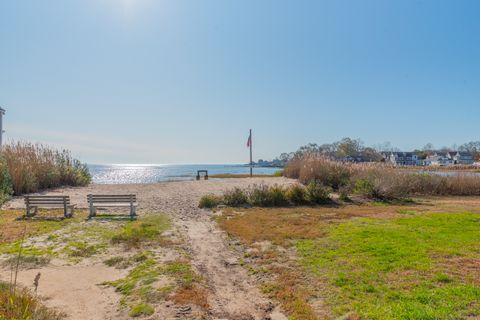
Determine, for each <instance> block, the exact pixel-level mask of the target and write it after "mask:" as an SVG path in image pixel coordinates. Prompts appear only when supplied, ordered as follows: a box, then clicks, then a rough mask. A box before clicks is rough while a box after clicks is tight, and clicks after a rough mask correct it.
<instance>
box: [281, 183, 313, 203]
mask: <svg viewBox="0 0 480 320" xmlns="http://www.w3.org/2000/svg"><path fill="white" fill-rule="evenodd" d="M286 196H287V199H288V201H290V202H291V203H292V204H294V205H303V204H307V203H308V199H307V193H306V191H305V188H304V187H303V186H301V185H297V184H295V185H293V186H291V187H289V188H288V189H287V194H286Z"/></svg>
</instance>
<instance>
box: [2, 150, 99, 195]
mask: <svg viewBox="0 0 480 320" xmlns="http://www.w3.org/2000/svg"><path fill="white" fill-rule="evenodd" d="M1 153H2V159H3V160H2V161H4V165H5V166H6V169H7V170H8V177H7V178H5V179H3V180H2V181H0V186H2V184H3V181H10V182H9V183H10V184H11V188H12V190H13V193H14V194H16V195H19V194H23V193H31V192H37V191H40V190H43V189H48V188H52V187H59V186H84V185H87V184H88V183H90V180H91V177H90V174H89V172H88V169H87V167H86V165H85V164H82V163H81V162H80V161H78V160H77V159H75V158H73V157H72V155H71V154H70V152H69V151H67V150H61V151H59V150H56V149H53V148H51V147H48V146H44V145H41V144H33V143H29V142H14V143H10V144H7V145H4V146H3V147H2V152H1ZM1 168H2V162H1V161H0V179H1V178H2V170H1ZM5 184H6V182H5Z"/></svg>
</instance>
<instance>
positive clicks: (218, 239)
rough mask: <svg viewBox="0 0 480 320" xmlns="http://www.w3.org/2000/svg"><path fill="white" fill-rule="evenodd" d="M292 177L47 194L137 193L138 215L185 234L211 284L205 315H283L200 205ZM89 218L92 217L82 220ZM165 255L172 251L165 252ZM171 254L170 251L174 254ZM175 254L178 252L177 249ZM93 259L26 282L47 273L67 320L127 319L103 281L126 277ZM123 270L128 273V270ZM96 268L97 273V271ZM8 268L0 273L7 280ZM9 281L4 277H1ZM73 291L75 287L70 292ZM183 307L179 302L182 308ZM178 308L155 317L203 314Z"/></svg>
mask: <svg viewBox="0 0 480 320" xmlns="http://www.w3.org/2000/svg"><path fill="white" fill-rule="evenodd" d="M292 183H295V181H294V180H289V179H286V178H251V179H224V180H208V181H203V180H202V181H184V182H165V183H156V184H129V185H120V184H117V185H100V184H97V185H95V184H92V185H89V186H88V187H80V188H59V189H54V190H50V191H48V192H43V193H41V194H45V195H60V194H64V195H69V196H70V197H71V200H72V203H74V204H76V205H77V208H79V209H82V208H87V200H86V199H87V195H88V194H90V193H92V194H130V193H134V194H136V195H137V197H138V213H139V215H140V216H145V215H148V214H149V213H153V212H163V213H167V214H168V215H170V216H171V217H172V219H173V221H174V225H175V227H176V230H177V232H178V233H179V237H180V238H182V239H184V242H185V247H186V248H185V249H186V250H188V251H189V253H190V256H191V259H192V265H193V267H194V269H195V271H196V272H197V273H198V274H199V275H200V276H201V277H202V278H203V279H205V282H206V283H207V289H208V306H209V307H208V312H207V313H206V314H203V315H201V316H200V317H201V318H204V319H236V320H238V319H240V320H241V319H245V320H248V319H258V320H260V319H273V320H276V319H278V320H280V319H286V317H285V316H284V315H283V314H282V312H281V311H280V309H279V308H278V307H277V306H276V304H274V303H273V302H272V301H270V300H269V299H267V298H266V297H265V296H264V295H263V294H261V293H260V290H259V288H258V286H257V284H256V282H255V278H254V276H252V275H249V274H248V273H247V271H246V270H245V269H244V268H243V267H242V266H240V265H239V263H238V261H239V259H240V258H241V257H239V256H238V253H236V252H235V251H234V250H232V249H231V248H229V245H228V239H227V237H226V235H225V234H224V232H222V231H220V230H219V229H218V228H217V227H216V223H215V222H214V220H213V219H212V212H211V211H209V210H203V209H199V208H198V202H199V199H200V197H201V196H203V195H206V194H221V193H222V192H224V191H225V190H229V189H232V188H234V187H242V188H243V187H248V186H249V185H253V184H266V185H273V184H279V185H288V184H292ZM21 208H24V204H23V198H21V197H18V198H14V199H12V200H11V201H9V202H8V203H6V204H5V205H4V206H3V209H21ZM82 223H88V222H82ZM162 254H164V255H165V256H168V255H169V253H167V252H163V253H162ZM170 254H172V253H170ZM173 254H174V253H173ZM99 263H101V262H100V261H98V260H95V259H87V260H85V261H83V262H82V264H81V265H80V266H79V265H71V266H69V265H68V264H60V265H55V263H54V262H52V263H51V264H49V265H47V266H45V267H42V268H39V269H35V270H28V272H23V273H20V276H19V279H20V282H22V283H23V284H24V285H26V286H29V285H31V281H32V277H34V275H35V274H36V273H37V272H41V273H42V275H43V277H44V278H43V284H42V287H41V291H40V294H42V295H44V296H45V297H46V304H47V305H48V306H53V307H61V310H62V311H64V312H65V313H67V315H68V316H69V319H79V320H80V319H123V318H128V316H127V315H126V314H125V313H124V312H122V311H120V310H118V303H117V302H118V300H119V296H118V294H116V293H115V292H113V290H112V289H111V288H104V287H101V286H99V284H100V283H102V282H104V281H111V280H114V279H115V278H119V277H121V276H122V272H119V271H117V270H115V269H113V268H108V267H106V266H104V265H101V264H100V265H99ZM123 273H124V272H123ZM93 274H94V275H93ZM8 275H9V273H8V270H3V272H1V273H0V276H1V277H2V278H6V277H7V276H8ZM68 278H77V279H78V278H81V279H82V281H81V282H80V283H79V284H78V285H65V283H68V281H65V279H68ZM3 280H7V279H3ZM72 292H73V293H72ZM88 301H95V302H94V303H95V306H96V307H95V308H91V307H87V306H88V305H89V303H88ZM177 307H178V308H177ZM181 310H184V309H182V308H181V306H170V305H165V306H160V307H159V308H158V309H157V310H156V313H155V315H154V316H152V317H151V318H150V319H170V318H172V319H179V318H180V319H190V318H192V319H193V318H198V317H199V316H198V315H195V314H193V313H192V314H188V313H185V312H182V311H181Z"/></svg>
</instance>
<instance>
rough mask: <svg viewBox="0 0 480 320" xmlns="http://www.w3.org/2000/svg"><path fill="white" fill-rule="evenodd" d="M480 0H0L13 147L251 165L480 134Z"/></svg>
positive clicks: (1, 95)
mask: <svg viewBox="0 0 480 320" xmlns="http://www.w3.org/2000/svg"><path fill="white" fill-rule="evenodd" d="M479 12H480V1H476V0H471V1H462V0H451V1H442V0H431V1H408V0H398V1H393V0H352V1H346V0H331V1H320V0H312V1H307V0H305V1H297V0H295V1H294V0H290V1H283V0H260V1H259V0H242V1H224V0H217V1H208V0H202V1H197V0H191V1H184V0H171V1H162V0H76V1H75V0H56V1H52V0H42V1H38V0H23V1H16V0H4V1H0V106H2V107H4V108H5V109H6V110H7V114H6V116H5V119H4V126H5V130H6V133H5V138H6V139H16V140H18V139H22V140H29V141H38V142H43V143H47V144H51V145H54V146H64V147H67V148H70V149H71V150H72V151H73V153H74V154H75V155H77V156H79V157H80V158H81V159H82V160H83V161H88V162H90V163H245V162H247V161H248V156H249V155H248V150H247V148H246V140H247V135H248V129H249V128H252V129H253V130H254V147H255V149H254V153H255V158H256V159H257V158H267V159H268V158H272V157H274V156H276V155H278V154H279V153H281V152H284V151H293V150H296V149H297V147H299V146H300V145H302V144H306V143H308V142H316V143H319V144H320V143H325V142H331V141H334V140H338V139H341V138H342V137H345V136H351V137H353V138H358V137H359V138H361V139H362V140H363V141H364V142H365V143H366V144H377V143H382V142H385V141H390V142H391V143H392V145H394V146H397V147H399V148H401V149H412V148H414V147H422V146H423V145H424V144H426V143H427V142H432V143H433V144H434V145H435V146H437V147H441V146H445V145H446V146H450V145H452V144H454V143H462V142H467V141H471V140H480V126H479V120H480V42H479V37H480V19H479Z"/></svg>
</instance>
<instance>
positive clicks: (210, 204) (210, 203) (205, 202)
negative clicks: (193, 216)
mask: <svg viewBox="0 0 480 320" xmlns="http://www.w3.org/2000/svg"><path fill="white" fill-rule="evenodd" d="M221 202H222V199H221V198H220V197H217V196H215V195H213V194H207V195H206V196H203V197H202V198H201V199H200V204H199V205H198V207H199V208H208V209H211V208H215V207H216V206H218V205H219V204H221Z"/></svg>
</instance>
